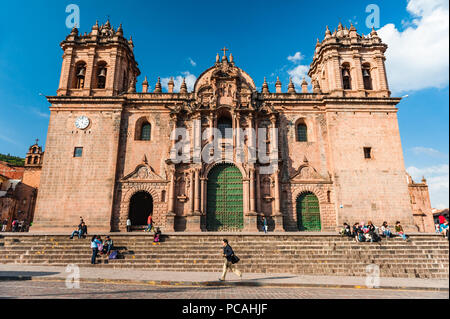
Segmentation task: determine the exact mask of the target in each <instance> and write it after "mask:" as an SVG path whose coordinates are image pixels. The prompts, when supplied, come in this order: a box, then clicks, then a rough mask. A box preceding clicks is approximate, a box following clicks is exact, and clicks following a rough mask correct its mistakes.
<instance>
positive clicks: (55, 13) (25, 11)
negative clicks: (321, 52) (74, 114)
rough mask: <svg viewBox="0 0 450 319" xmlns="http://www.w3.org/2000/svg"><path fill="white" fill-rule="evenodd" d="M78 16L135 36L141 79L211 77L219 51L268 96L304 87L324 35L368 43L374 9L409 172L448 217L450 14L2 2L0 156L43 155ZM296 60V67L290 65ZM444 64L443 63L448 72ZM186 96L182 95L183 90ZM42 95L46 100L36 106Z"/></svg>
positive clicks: (398, 7)
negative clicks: (265, 87)
mask: <svg viewBox="0 0 450 319" xmlns="http://www.w3.org/2000/svg"><path fill="white" fill-rule="evenodd" d="M72 3H73V4H76V5H78V6H79V8H80V24H81V25H80V31H81V32H83V33H84V32H89V31H90V29H91V27H92V25H93V24H94V23H95V20H97V19H98V20H99V22H100V23H104V22H105V20H106V18H107V17H108V16H109V17H110V19H111V23H112V24H113V25H114V26H116V27H117V26H118V24H119V23H123V27H124V31H125V36H127V37H129V36H130V35H132V36H133V41H134V43H135V56H136V59H137V61H138V63H139V67H140V69H141V72H142V76H141V77H140V78H139V79H138V89H140V83H141V82H142V80H143V76H144V75H147V77H148V79H149V82H150V85H151V87H154V84H155V82H156V79H157V77H158V76H159V77H161V78H162V79H167V78H169V77H170V76H174V77H175V78H176V77H177V76H178V77H181V76H187V77H188V79H190V81H194V80H195V78H196V77H197V76H198V75H200V74H201V73H202V72H203V71H204V70H205V69H206V68H208V67H210V66H211V65H212V64H213V63H214V60H215V55H216V53H217V52H219V49H220V48H222V47H223V46H227V47H228V48H230V52H231V53H233V56H234V57H235V62H236V64H237V65H238V66H240V67H242V68H243V69H244V70H245V71H247V72H248V73H249V74H250V75H251V76H252V77H253V79H254V80H255V83H256V85H257V86H258V87H261V84H262V82H263V78H264V76H266V77H267V80H268V82H269V86H270V87H271V89H272V90H274V82H275V80H276V76H279V77H280V80H281V81H282V82H283V85H284V87H285V86H286V85H287V83H288V79H289V76H293V77H294V78H295V79H297V78H299V77H302V76H303V74H304V72H305V71H304V70H306V69H307V67H306V66H308V65H309V64H310V62H311V60H312V56H313V52H314V47H315V43H316V40H317V38H319V39H321V40H322V39H323V36H324V32H325V26H326V25H329V26H330V29H331V30H333V29H334V28H336V27H337V25H338V23H339V22H342V23H343V24H346V25H349V24H350V21H351V22H353V24H354V25H355V26H356V28H357V29H358V32H359V33H364V34H368V33H369V32H370V29H369V28H368V27H367V26H366V23H365V21H366V18H367V16H368V15H369V13H366V7H367V5H369V4H376V5H378V7H379V8H380V28H381V30H379V34H380V36H381V37H382V40H383V41H384V42H386V43H388V45H389V47H390V48H389V49H388V53H387V57H388V60H387V62H386V63H387V69H388V73H389V79H388V80H389V82H390V86H391V90H392V91H393V93H394V95H396V96H405V95H408V97H407V98H405V99H404V100H403V101H402V102H401V103H400V104H399V109H400V111H399V125H400V134H401V138H402V144H403V150H404V155H405V166H406V167H407V169H408V171H409V172H410V173H411V174H412V175H413V177H414V178H415V179H418V178H419V177H420V178H421V176H422V175H425V177H426V178H427V179H428V181H429V184H430V192H431V200H432V204H433V206H434V207H439V208H443V207H448V162H449V160H448V153H449V152H448V142H449V141H448V135H449V134H448V133H449V125H448V123H449V114H448V111H449V101H448V98H449V87H448V71H449V70H448V3H447V1H446V0H427V1H424V0H409V1H374V0H370V1H300V0H297V1H294V0H291V1H264V0H259V1H253V0H249V1H243V0H239V1H237V0H236V1H234V0H228V1H206V0H197V1H187V0H185V1H176V0H172V1H145V2H144V1H132V0H129V1H126V2H124V1H113V0H110V1H77V0H72V1H61V0H55V1H20V2H18V1H17V2H13V1H8V2H5V3H2V8H1V11H0V30H2V37H1V40H0V111H1V112H0V153H10V154H12V155H17V156H24V154H25V153H26V151H27V148H28V146H29V145H31V144H33V142H34V140H35V139H36V138H39V139H40V141H41V143H43V144H44V143H45V139H46V133H47V126H48V118H49V111H48V106H49V103H48V102H47V101H46V99H45V97H44V96H45V95H55V94H56V89H57V86H58V80H59V73H60V69H61V56H62V51H61V49H60V47H59V43H60V42H61V41H62V40H63V39H64V38H65V36H66V35H67V34H68V33H69V32H70V30H69V29H67V27H66V24H65V21H66V18H67V16H68V13H66V7H67V6H68V5H69V4H72ZM296 53H299V54H297V57H301V58H300V59H295V58H291V59H288V57H295V56H296ZM444 60H446V61H444ZM188 84H189V83H188ZM40 94H42V95H40Z"/></svg>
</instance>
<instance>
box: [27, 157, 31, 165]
mask: <svg viewBox="0 0 450 319" xmlns="http://www.w3.org/2000/svg"><path fill="white" fill-rule="evenodd" d="M27 164H31V156H28V157H27Z"/></svg>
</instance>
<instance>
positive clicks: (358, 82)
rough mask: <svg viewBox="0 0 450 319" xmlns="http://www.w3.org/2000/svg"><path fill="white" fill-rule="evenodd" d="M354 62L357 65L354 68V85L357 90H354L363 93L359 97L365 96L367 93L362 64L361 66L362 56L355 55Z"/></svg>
mask: <svg viewBox="0 0 450 319" xmlns="http://www.w3.org/2000/svg"><path fill="white" fill-rule="evenodd" d="M353 61H354V63H355V67H354V72H353V73H354V74H353V76H354V79H355V81H354V83H355V88H352V89H353V90H355V91H356V90H358V91H360V92H361V94H360V95H359V96H365V91H364V79H363V75H362V64H361V55H360V54H357V53H353Z"/></svg>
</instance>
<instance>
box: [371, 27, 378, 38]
mask: <svg viewBox="0 0 450 319" xmlns="http://www.w3.org/2000/svg"><path fill="white" fill-rule="evenodd" d="M370 35H371V36H373V37H375V36H378V33H377V31H375V28H374V27H372V32H370Z"/></svg>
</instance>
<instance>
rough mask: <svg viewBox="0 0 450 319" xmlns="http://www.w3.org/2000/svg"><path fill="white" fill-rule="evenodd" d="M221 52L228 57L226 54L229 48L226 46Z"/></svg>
mask: <svg viewBox="0 0 450 319" xmlns="http://www.w3.org/2000/svg"><path fill="white" fill-rule="evenodd" d="M220 51H223V55H226V52H227V51H229V50H228V49H227V47H225V46H224V47H223V49H221V50H220Z"/></svg>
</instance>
